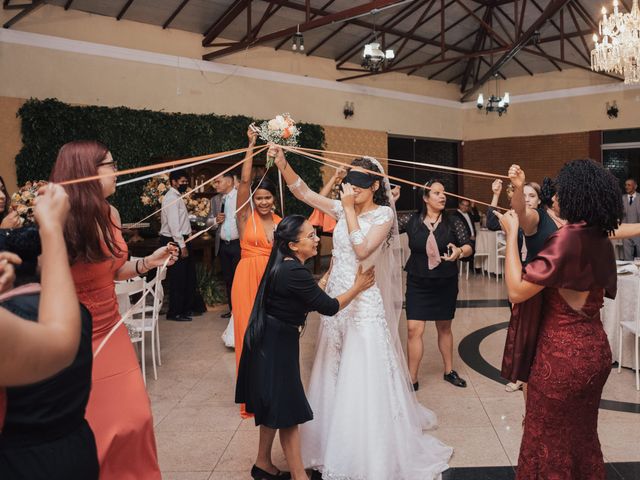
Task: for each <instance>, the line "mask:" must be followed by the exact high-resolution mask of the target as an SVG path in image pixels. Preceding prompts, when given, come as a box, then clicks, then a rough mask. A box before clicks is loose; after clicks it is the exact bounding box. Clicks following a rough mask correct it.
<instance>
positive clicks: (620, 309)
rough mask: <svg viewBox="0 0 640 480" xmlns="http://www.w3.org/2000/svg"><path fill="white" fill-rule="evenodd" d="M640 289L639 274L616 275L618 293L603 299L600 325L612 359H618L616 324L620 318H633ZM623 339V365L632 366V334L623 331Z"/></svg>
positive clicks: (617, 330)
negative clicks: (605, 336)
mask: <svg viewBox="0 0 640 480" xmlns="http://www.w3.org/2000/svg"><path fill="white" fill-rule="evenodd" d="M639 289H640V276H638V275H634V274H626V275H618V294H617V295H616V298H615V300H612V299H610V298H605V299H604V306H603V307H602V310H601V316H602V325H603V327H604V331H605V332H606V333H607V338H608V339H609V345H610V346H611V353H612V355H613V360H614V361H617V360H618V338H619V337H618V336H619V333H620V329H619V328H618V325H619V324H620V321H621V320H631V319H633V318H635V315H636V311H637V309H638V296H639V295H638V291H639ZM622 341H623V347H622V351H623V357H622V366H623V367H633V353H634V345H633V335H632V334H631V333H629V331H625V332H624V333H623V337H622Z"/></svg>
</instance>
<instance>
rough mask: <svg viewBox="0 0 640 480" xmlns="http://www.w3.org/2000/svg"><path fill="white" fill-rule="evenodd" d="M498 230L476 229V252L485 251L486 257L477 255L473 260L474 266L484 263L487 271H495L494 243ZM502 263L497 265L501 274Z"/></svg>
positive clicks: (478, 266)
mask: <svg viewBox="0 0 640 480" xmlns="http://www.w3.org/2000/svg"><path fill="white" fill-rule="evenodd" d="M497 237H498V232H494V231H491V230H487V229H486V228H481V229H478V230H477V232H476V254H477V253H487V254H488V255H489V256H488V257H486V256H485V257H479V256H477V257H476V258H475V260H474V265H473V266H474V267H475V268H481V267H482V266H483V263H484V269H485V270H487V271H488V272H489V273H496V243H497ZM503 265H504V264H503V263H502V262H501V263H500V265H499V267H498V268H499V270H498V271H499V273H500V274H502V268H503Z"/></svg>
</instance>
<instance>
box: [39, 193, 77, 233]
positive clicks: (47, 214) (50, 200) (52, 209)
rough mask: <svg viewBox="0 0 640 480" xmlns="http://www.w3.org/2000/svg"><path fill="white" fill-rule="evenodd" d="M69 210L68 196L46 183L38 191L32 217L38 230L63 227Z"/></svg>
mask: <svg viewBox="0 0 640 480" xmlns="http://www.w3.org/2000/svg"><path fill="white" fill-rule="evenodd" d="M70 208H71V205H70V203H69V196H68V195H67V192H66V191H65V190H64V188H62V187H61V186H60V185H58V184H55V183H48V184H47V185H45V186H44V187H42V188H40V190H38V196H37V197H36V200H35V207H34V209H33V216H34V217H35V219H36V222H37V223H38V226H39V227H40V228H46V227H53V226H59V227H63V226H64V223H65V221H66V219H67V214H68V213H69V209H70Z"/></svg>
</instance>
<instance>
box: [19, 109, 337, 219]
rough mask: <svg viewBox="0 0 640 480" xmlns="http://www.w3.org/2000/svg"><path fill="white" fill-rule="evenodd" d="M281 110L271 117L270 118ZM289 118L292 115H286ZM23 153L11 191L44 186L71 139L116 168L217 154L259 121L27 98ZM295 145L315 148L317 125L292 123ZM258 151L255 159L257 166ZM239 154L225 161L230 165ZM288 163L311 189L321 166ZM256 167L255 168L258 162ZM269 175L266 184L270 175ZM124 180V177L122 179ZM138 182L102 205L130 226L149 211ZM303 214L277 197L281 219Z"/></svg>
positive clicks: (319, 143)
mask: <svg viewBox="0 0 640 480" xmlns="http://www.w3.org/2000/svg"><path fill="white" fill-rule="evenodd" d="M278 113H281V112H274V116H275V115H276V114H278ZM291 113H292V116H293V117H294V118H295V112H291ZM18 116H19V117H20V119H21V125H22V143H23V147H22V150H21V151H20V153H19V154H18V155H17V156H16V173H17V177H18V183H19V185H23V184H24V183H25V182H26V181H28V180H41V179H43V180H46V179H48V178H49V174H50V172H51V169H52V167H53V164H54V163H55V160H56V156H57V153H58V150H59V149H60V147H61V146H62V145H64V144H65V143H67V142H70V141H73V140H87V139H88V140H98V141H100V142H102V143H104V144H105V145H106V146H107V147H108V148H109V150H110V151H111V153H112V155H113V158H114V160H116V162H117V163H118V168H119V169H120V170H124V169H128V168H133V167H140V166H144V165H150V164H153V163H160V162H164V161H167V160H175V159H181V158H188V157H195V156H199V155H206V154H209V153H218V152H224V151H228V150H234V149H237V148H243V147H245V146H246V145H247V136H246V131H247V126H248V125H249V124H250V123H251V122H256V124H259V123H260V122H261V120H259V119H253V118H249V117H245V116H240V115H238V116H225V115H214V114H209V115H196V114H183V113H165V112H154V111H151V110H133V109H131V108H126V107H117V108H109V107H97V106H72V105H68V104H65V103H62V102H60V101H58V100H56V99H46V100H36V99H30V100H29V101H27V102H26V103H25V104H24V105H23V106H22V108H20V110H19V111H18ZM298 126H299V127H300V128H301V130H302V133H301V135H300V137H299V139H300V146H301V147H307V148H316V149H323V148H324V143H325V137H324V130H323V128H322V127H321V126H320V125H313V124H307V123H300V124H298ZM264 156H265V154H264V153H262V154H261V155H260V156H258V157H256V159H260V160H264ZM241 158H242V154H241V155H237V156H234V157H230V158H228V159H225V160H224V161H225V163H229V162H230V163H235V162H237V161H238V160H240V159H241ZM287 158H288V160H289V162H290V164H291V165H292V166H293V167H294V168H295V169H296V171H297V172H298V173H300V176H301V177H302V178H303V179H304V180H305V181H306V182H307V183H308V184H309V186H310V187H311V188H313V189H316V190H317V189H319V188H320V187H321V182H322V175H321V171H320V168H321V166H320V165H319V164H318V163H316V162H313V161H311V160H308V159H304V158H300V157H297V156H295V155H292V154H287ZM260 160H258V161H259V162H260ZM260 163H262V162H260ZM273 170H274V171H272V172H270V173H269V175H270V176H272V178H273V179H274V180H276V181H277V175H276V172H275V167H274V168H273ZM124 178H129V177H124ZM143 185H144V181H142V182H136V183H133V184H129V185H124V186H122V187H118V189H117V191H116V193H115V195H114V196H113V197H112V198H110V199H109V200H110V202H111V203H112V204H113V205H114V206H115V207H116V208H117V209H118V210H119V211H120V215H121V217H122V221H123V222H124V223H128V222H135V221H138V220H140V219H141V218H143V217H145V216H146V215H148V214H149V213H151V212H152V209H151V208H150V207H145V206H143V205H142V203H141V202H140V195H141V193H142V187H143ZM310 210H311V209H310V208H309V207H307V206H306V205H304V204H302V203H300V202H298V201H297V200H296V199H295V198H293V196H292V195H291V193H290V192H289V191H288V190H287V191H286V192H285V213H286V214H292V213H301V214H304V215H308V214H309V213H310Z"/></svg>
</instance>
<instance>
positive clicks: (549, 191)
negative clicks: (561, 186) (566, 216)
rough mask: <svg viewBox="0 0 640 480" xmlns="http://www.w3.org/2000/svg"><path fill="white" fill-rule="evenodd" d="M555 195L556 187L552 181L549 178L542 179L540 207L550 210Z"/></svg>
mask: <svg viewBox="0 0 640 480" xmlns="http://www.w3.org/2000/svg"><path fill="white" fill-rule="evenodd" d="M555 194H556V186H555V183H554V181H553V180H552V179H551V178H549V177H544V178H543V179H542V185H541V186H540V205H542V206H545V207H547V208H551V207H552V206H553V196H554V195H555Z"/></svg>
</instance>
